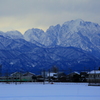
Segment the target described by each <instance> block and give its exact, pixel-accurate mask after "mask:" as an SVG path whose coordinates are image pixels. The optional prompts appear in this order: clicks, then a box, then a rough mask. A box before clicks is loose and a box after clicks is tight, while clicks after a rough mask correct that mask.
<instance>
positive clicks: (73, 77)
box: [67, 71, 80, 82]
mask: <svg viewBox="0 0 100 100" xmlns="http://www.w3.org/2000/svg"><path fill="white" fill-rule="evenodd" d="M67 80H68V81H70V82H79V81H80V73H78V72H76V71H74V72H72V73H70V74H68V75H67Z"/></svg>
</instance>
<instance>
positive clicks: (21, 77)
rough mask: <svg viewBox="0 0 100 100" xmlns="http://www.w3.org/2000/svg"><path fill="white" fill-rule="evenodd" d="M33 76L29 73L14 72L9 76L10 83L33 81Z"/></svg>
mask: <svg viewBox="0 0 100 100" xmlns="http://www.w3.org/2000/svg"><path fill="white" fill-rule="evenodd" d="M33 76H34V77H35V74H34V73H31V72H26V73H24V74H23V73H20V72H15V73H12V74H11V75H10V79H11V81H34V77H33Z"/></svg>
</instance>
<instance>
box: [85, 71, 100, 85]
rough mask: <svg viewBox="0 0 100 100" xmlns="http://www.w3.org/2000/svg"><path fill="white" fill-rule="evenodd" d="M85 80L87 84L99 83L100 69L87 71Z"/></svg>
mask: <svg viewBox="0 0 100 100" xmlns="http://www.w3.org/2000/svg"><path fill="white" fill-rule="evenodd" d="M88 74H89V76H88V78H87V81H88V82H89V85H100V70H93V71H91V72H89V73H88Z"/></svg>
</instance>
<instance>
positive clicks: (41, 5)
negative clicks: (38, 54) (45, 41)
mask: <svg viewBox="0 0 100 100" xmlns="http://www.w3.org/2000/svg"><path fill="white" fill-rule="evenodd" d="M99 5H100V0H0V22H2V23H3V22H4V23H3V26H4V25H5V26H6V27H12V26H11V25H12V24H13V26H16V27H17V26H18V27H22V26H23V29H25V28H26V27H27V28H29V27H30V28H32V27H39V28H40V27H43V28H44V29H46V28H47V27H49V26H50V25H55V24H58V23H59V24H62V23H63V22H65V21H67V20H71V19H77V18H81V19H83V20H90V21H94V22H97V23H100V20H99V17H98V16H100V13H99V12H100V11H99V9H100V6H99ZM2 19H3V20H5V19H6V21H1V20H2ZM7 20H8V21H7ZM7 22H8V23H10V24H8V25H6V23H7ZM2 23H0V24H1V25H0V26H2ZM16 27H15V28H16ZM0 28H1V27H0ZM3 29H4V27H3Z"/></svg>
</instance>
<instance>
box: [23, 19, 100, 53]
mask: <svg viewBox="0 0 100 100" xmlns="http://www.w3.org/2000/svg"><path fill="white" fill-rule="evenodd" d="M24 37H25V39H26V40H28V41H30V42H32V43H36V44H38V43H39V44H41V45H44V46H46V47H54V46H62V47H69V46H72V47H77V48H81V49H83V50H86V51H90V52H92V51H93V50H100V26H99V25H98V24H96V23H92V22H87V21H83V20H82V19H77V20H71V21H67V22H65V23H64V24H62V26H60V25H59V24H58V25H56V26H50V27H49V29H47V31H46V32H43V31H42V30H39V29H30V30H28V31H26V32H25V34H24Z"/></svg>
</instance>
